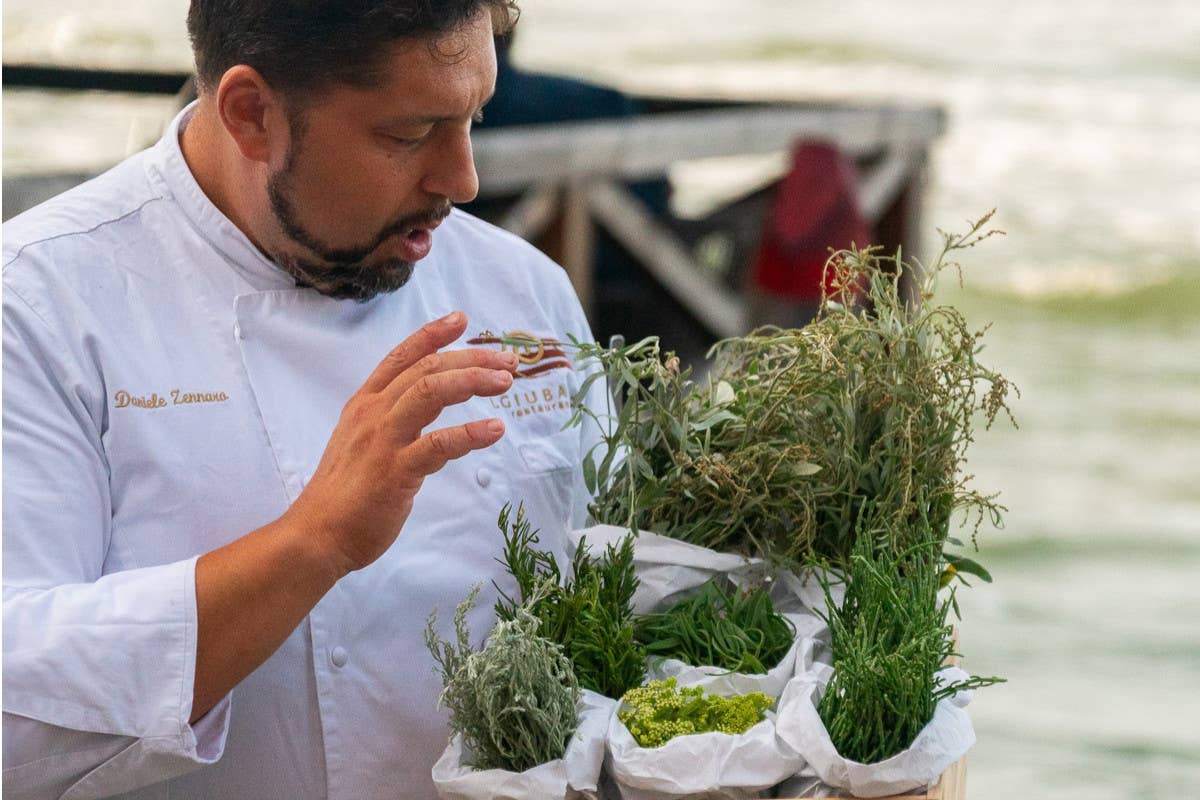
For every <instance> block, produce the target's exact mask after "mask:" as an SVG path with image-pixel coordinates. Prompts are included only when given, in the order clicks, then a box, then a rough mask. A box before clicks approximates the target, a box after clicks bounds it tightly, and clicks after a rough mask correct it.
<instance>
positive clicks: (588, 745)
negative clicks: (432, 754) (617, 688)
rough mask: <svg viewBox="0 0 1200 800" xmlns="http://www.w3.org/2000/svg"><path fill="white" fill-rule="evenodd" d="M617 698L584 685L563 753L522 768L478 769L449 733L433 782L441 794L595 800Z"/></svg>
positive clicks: (488, 799) (457, 798)
mask: <svg viewBox="0 0 1200 800" xmlns="http://www.w3.org/2000/svg"><path fill="white" fill-rule="evenodd" d="M616 709H617V701H615V700H612V699H610V698H608V697H604V696H603V695H600V694H597V693H595V692H592V691H588V690H587V689H584V690H583V692H582V695H581V697H580V699H579V727H578V728H577V729H576V731H575V735H574V736H572V737H571V740H570V741H569V742H568V743H567V749H566V752H565V753H563V757H562V758H559V759H555V760H554V761H548V762H547V763H545V764H540V765H538V766H536V767H534V768H532V769H527V770H525V771H524V772H509V771H507V770H503V769H483V770H476V769H472V768H471V767H469V766H466V765H465V764H464V763H463V756H464V753H463V749H464V748H463V739H462V736H460V735H455V736H454V737H452V738H451V740H450V744H449V745H447V747H446V750H445V752H443V753H442V756H441V758H439V759H438V760H437V763H436V764H434V765H433V784H434V786H435V787H436V788H437V793H438V797H440V798H442V800H543V799H544V798H562V799H563V800H575V799H576V798H589V799H590V800H595V798H596V797H597V796H598V793H599V784H600V769H601V767H602V765H603V763H604V752H605V750H604V740H605V737H606V736H607V734H608V723H609V718H610V717H612V718H615V716H616Z"/></svg>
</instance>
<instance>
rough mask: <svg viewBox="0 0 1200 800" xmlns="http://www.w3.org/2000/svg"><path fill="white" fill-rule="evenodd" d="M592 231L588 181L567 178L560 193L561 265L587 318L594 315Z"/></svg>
mask: <svg viewBox="0 0 1200 800" xmlns="http://www.w3.org/2000/svg"><path fill="white" fill-rule="evenodd" d="M594 246H595V231H594V230H593V228H592V220H591V212H590V211H589V209H588V198H587V184H586V181H585V180H584V179H582V178H572V179H570V180H568V181H567V186H566V191H565V192H564V193H563V224H562V253H563V260H562V264H563V267H564V268H565V269H566V270H567V275H568V276H570V278H571V285H572V286H574V287H575V294H576V295H578V296H579V302H580V304H581V305H582V306H583V312H584V313H585V314H586V315H587V317H588V320H589V321H592V322H594V318H593V292H592V252H593V250H594Z"/></svg>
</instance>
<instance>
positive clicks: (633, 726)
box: [617, 678, 775, 747]
mask: <svg viewBox="0 0 1200 800" xmlns="http://www.w3.org/2000/svg"><path fill="white" fill-rule="evenodd" d="M675 684H676V681H675V679H674V678H667V679H665V680H661V681H651V682H650V683H648V684H646V685H645V686H643V687H640V688H637V689H630V690H629V691H628V692H627V693H626V694H625V696H624V697H623V698H621V702H622V706H623V707H622V710H621V711H618V712H617V716H618V717H619V718H620V720H621V722H622V723H624V725H625V727H626V728H628V729H629V732H630V733H631V734H632V735H633V738H634V740H635V741H637V743H638V744H639V745H641V746H642V747H661V746H662V745H664V744H666V743H667V742H668V741H670V740H671V739H674V738H675V737H676V736H687V735H688V734H693V733H709V732H714V731H715V732H719V733H729V734H738V733H745V732H746V731H748V730H750V729H751V728H752V727H754V726H755V725H757V724H758V723H759V722H762V720H763V712H765V711H766V710H767V709H769V708H772V707H773V706H774V705H775V701H774V700H772V699H771V698H769V697H767V696H766V695H765V694H763V693H762V692H751V693H750V694H741V695H733V696H732V697H721V696H719V695H706V694H704V690H703V689H701V688H700V687H699V686H693V687H690V688H683V689H680V688H677V687H676V685H675Z"/></svg>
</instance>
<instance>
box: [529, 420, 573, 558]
mask: <svg viewBox="0 0 1200 800" xmlns="http://www.w3.org/2000/svg"><path fill="white" fill-rule="evenodd" d="M517 450H518V452H519V454H520V458H519V459H518V463H517V465H516V469H514V470H513V471H512V473H511V474H512V487H511V488H512V494H513V498H512V499H513V501H514V502H521V503H524V504H525V509H526V512H527V513H529V516H530V519H531V520H537V521H538V524H539V525H540V526H541V529H542V531H543V535H545V534H546V533H548V532H549V531H551V530H554V531H557V532H565V531H566V529H567V527H568V525H569V522H570V519H571V515H572V511H573V509H574V506H575V504H576V503H577V502H578V501H579V499H580V498H579V497H578V494H579V493H580V492H581V491H582V479H581V477H580V475H581V468H580V463H581V458H582V457H581V454H580V452H579V450H580V445H579V430H578V429H577V428H569V429H567V430H564V431H559V432H557V433H553V434H549V435H544V436H538V437H536V438H531V439H528V440H526V441H523V442H521V443H520V444H518V445H517Z"/></svg>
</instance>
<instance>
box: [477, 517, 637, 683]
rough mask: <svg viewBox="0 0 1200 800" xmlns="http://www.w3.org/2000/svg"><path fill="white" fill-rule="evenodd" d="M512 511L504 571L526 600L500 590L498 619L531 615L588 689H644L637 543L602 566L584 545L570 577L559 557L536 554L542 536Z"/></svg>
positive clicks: (625, 543) (629, 542)
mask: <svg viewBox="0 0 1200 800" xmlns="http://www.w3.org/2000/svg"><path fill="white" fill-rule="evenodd" d="M511 511H512V509H511V506H509V505H506V506H505V507H504V509H503V510H502V511H501V512H500V517H499V521H498V524H499V526H500V530H501V531H502V532H503V534H504V555H503V559H502V560H501V563H502V564H503V565H504V567H505V569H507V570H508V572H509V574H510V575H512V576H513V578H514V579H515V580H516V583H517V590H518V595H519V596H518V597H515V598H514V597H509V596H508V595H507V594H506V593H505V592H504V590H503V589H502V588H501V587H500V586H499V585H498V584H497V587H496V588H497V589H498V590H499V591H500V599H499V600H498V601H497V603H496V616H497V618H498V619H501V620H508V619H513V618H514V617H515V616H517V615H518V614H519V613H521V612H522V610H524V609H528V611H529V613H531V614H532V615H533V616H534V617H536V618H537V620H538V631H539V633H540V634H541V635H542V636H544V637H546V638H547V639H549V640H551V641H553V642H557V643H558V644H560V645H561V646H562V648H563V650H564V652H565V653H566V654H567V657H568V658H569V659H570V660H571V664H572V666H573V668H574V671H575V675H576V677H577V678H578V679H579V684H580V685H581V686H582V687H583V688H585V689H590V690H592V691H594V692H598V693H600V694H602V695H605V696H606V697H613V698H617V697H620V696H621V695H623V694H624V693H625V692H626V691H627V690H628V689H630V688H632V687H634V686H638V685H639V684H641V682H642V679H643V678H644V677H645V673H646V652H645V649H644V648H643V647H642V646H641V645H640V644H639V643H638V642H637V640H636V639H635V637H634V626H633V606H632V602H633V593H634V592H635V591H636V590H637V586H638V581H637V577H636V576H635V574H634V569H633V538H632V537H631V536H627V537H625V539H624V540H622V542H621V544H620V545H619V546H610V547H608V548H607V549H606V550H605V552H604V553H603V554H602V555H601V556H600V557H599V558H598V559H592V558H591V557H590V553H589V549H588V546H587V543H586V541H583V542H580V545H579V548H578V550H576V552H575V557H574V559H573V560H572V562H571V574H570V575H569V576H563V575H562V574H561V573H560V570H559V567H558V562H557V561H556V560H555V558H554V554H553V553H550V552H546V551H543V550H538V549H537V548H536V547H535V545H536V544H537V543H538V532H537V531H535V530H533V529H532V526H531V525H530V524H529V521H528V520H526V519H525V512H524V508H523V507H521V506H518V508H517V511H516V515H515V516H512V515H511ZM510 517H511V519H510Z"/></svg>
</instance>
